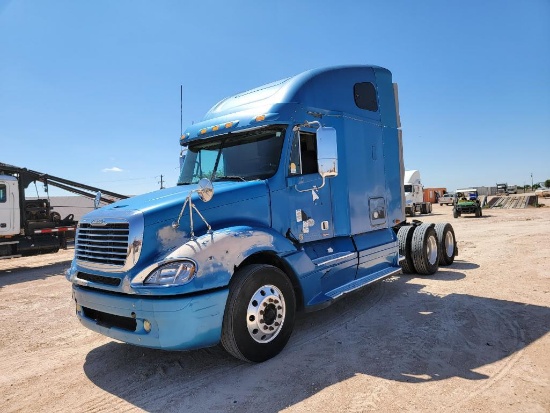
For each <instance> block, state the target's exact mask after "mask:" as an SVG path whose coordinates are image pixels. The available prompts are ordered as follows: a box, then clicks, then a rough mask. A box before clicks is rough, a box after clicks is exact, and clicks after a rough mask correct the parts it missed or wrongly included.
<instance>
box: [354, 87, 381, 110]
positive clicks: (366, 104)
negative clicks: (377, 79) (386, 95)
mask: <svg viewBox="0 0 550 413" xmlns="http://www.w3.org/2000/svg"><path fill="white" fill-rule="evenodd" d="M353 98H354V99H355V104H356V105H357V107H358V108H359V109H365V110H370V111H372V112H376V111H377V110H378V99H377V98H376V88H375V87H374V85H373V84H372V83H370V82H363V83H356V84H355V85H354V86H353Z"/></svg>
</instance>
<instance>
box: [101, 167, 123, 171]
mask: <svg viewBox="0 0 550 413" xmlns="http://www.w3.org/2000/svg"><path fill="white" fill-rule="evenodd" d="M101 171H102V172H122V169H120V168H117V167H116V166H113V167H112V168H104V169H102V170H101Z"/></svg>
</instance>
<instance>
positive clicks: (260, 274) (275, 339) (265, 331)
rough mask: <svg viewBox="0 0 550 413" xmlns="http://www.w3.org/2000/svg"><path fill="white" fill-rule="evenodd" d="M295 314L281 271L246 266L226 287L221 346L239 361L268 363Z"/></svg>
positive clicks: (289, 288) (284, 339) (281, 344)
mask: <svg viewBox="0 0 550 413" xmlns="http://www.w3.org/2000/svg"><path fill="white" fill-rule="evenodd" d="M295 313H296V298H295V296H294V289H293V288H292V284H291V282H290V280H289V279H288V277H287V276H286V274H285V273H284V272H282V271H281V270H280V269H278V268H277V267H273V266H271V265H265V264H255V265H250V266H246V267H244V268H242V269H240V270H238V271H237V273H235V275H234V276H233V279H232V281H231V284H230V286H229V296H228V297H227V304H226V306H225V313H224V317H223V327H222V339H221V342H222V345H223V347H224V348H225V350H226V351H227V352H228V353H230V354H231V355H233V356H235V357H237V358H239V359H241V360H245V361H250V362H257V363H258V362H262V361H266V360H269V359H270V358H272V357H275V356H276V355H277V354H279V352H280V351H281V350H282V349H283V348H284V346H285V345H286V343H287V342H288V340H289V338H290V335H291V334H292V330H293V328H294V317H295Z"/></svg>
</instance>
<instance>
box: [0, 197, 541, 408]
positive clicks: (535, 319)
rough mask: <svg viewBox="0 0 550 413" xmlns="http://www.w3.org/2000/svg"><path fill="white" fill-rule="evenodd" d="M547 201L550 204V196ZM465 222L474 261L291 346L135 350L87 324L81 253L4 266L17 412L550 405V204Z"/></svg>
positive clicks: (387, 295)
mask: <svg viewBox="0 0 550 413" xmlns="http://www.w3.org/2000/svg"><path fill="white" fill-rule="evenodd" d="M547 203H550V201H548V202H547ZM422 220H423V221H425V222H445V221H448V222H451V223H452V224H453V226H454V228H455V232H456V236H457V239H458V245H459V256H458V257H457V259H456V261H455V263H454V264H453V265H452V266H451V267H444V268H441V269H440V271H439V272H438V273H436V274H435V275H434V276H429V277H419V276H415V277H412V276H400V277H394V278H391V279H388V280H386V281H384V282H380V283H378V284H375V285H373V286H370V287H367V288H366V289H363V290H360V291H358V292H355V293H353V294H350V295H349V296H347V297H345V298H344V299H343V300H340V301H338V302H337V303H336V304H334V305H333V306H331V307H329V308H328V309H325V310H322V311H319V312H316V313H311V314H301V315H299V316H298V320H297V324H296V328H295V331H294V334H293V336H292V338H291V340H290V342H289V344H288V346H287V347H286V349H285V350H284V351H283V352H282V353H281V354H280V355H279V356H277V357H276V358H275V359H272V360H269V361H267V362H265V363H263V364H256V365H255V364H247V363H243V362H241V361H238V360H236V359H233V358H232V357H230V356H229V355H227V354H226V353H225V352H224V351H223V350H221V349H220V348H219V347H214V348H211V349H204V350H198V351H191V352H186V353H178V352H164V351H158V350H149V349H144V348H138V347H133V346H130V345H126V344H123V343H119V342H116V341H113V340H111V339H108V338H105V337H103V336H100V335H98V334H96V333H94V332H91V331H89V330H87V329H85V328H84V327H82V326H81V325H80V324H79V322H78V321H77V319H76V317H75V316H74V304H73V302H72V300H71V286H70V284H69V283H68V282H67V281H66V280H65V277H64V271H65V269H66V268H68V266H69V263H70V260H71V258H72V254H73V251H72V250H67V251H61V252H59V253H57V254H50V255H42V256H38V257H28V258H18V259H12V260H1V261H0V297H1V300H0V314H1V320H2V324H3V325H4V327H5V328H4V330H3V332H2V334H1V335H0V372H1V374H0V394H1V398H0V411H2V412H15V411H23V412H38V411H40V412H53V411H55V412H75V411H76V412H102V411H105V412H112V411H152V412H243V411H247V412H248V411H250V412H258V411H262V412H278V411H284V412H366V411H374V410H377V411H384V412H403V411H411V412H417V411H430V412H433V411H458V412H460V411H468V412H471V411H479V412H518V411H528V412H548V411H550V335H549V334H548V332H549V330H550V207H548V206H546V207H542V208H537V209H535V208H529V209H524V210H485V211H484V216H483V217H482V218H474V217H473V216H464V217H461V218H458V219H453V218H452V214H451V207H450V206H439V205H434V211H433V214H432V215H431V216H429V217H428V216H422Z"/></svg>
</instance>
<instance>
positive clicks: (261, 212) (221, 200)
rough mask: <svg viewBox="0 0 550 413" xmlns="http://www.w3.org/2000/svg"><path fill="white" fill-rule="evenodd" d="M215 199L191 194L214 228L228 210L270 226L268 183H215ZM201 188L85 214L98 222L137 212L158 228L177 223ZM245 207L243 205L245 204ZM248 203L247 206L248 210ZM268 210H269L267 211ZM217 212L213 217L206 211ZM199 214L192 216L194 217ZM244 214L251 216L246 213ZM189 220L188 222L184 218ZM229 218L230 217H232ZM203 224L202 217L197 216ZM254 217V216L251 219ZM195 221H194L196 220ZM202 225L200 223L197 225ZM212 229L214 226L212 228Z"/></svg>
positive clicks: (145, 196)
mask: <svg viewBox="0 0 550 413" xmlns="http://www.w3.org/2000/svg"><path fill="white" fill-rule="evenodd" d="M213 186H214V196H213V197H212V199H211V200H210V201H209V202H203V201H202V200H201V199H200V198H199V196H198V194H197V193H196V192H194V193H192V195H191V199H192V200H193V204H194V205H195V207H196V208H197V209H198V210H199V211H200V212H201V214H203V215H204V217H205V219H206V220H207V221H208V222H209V223H210V225H212V222H210V220H212V219H213V220H215V221H218V220H220V219H223V217H221V216H219V215H220V213H222V211H220V209H223V211H227V213H228V214H230V215H231V217H236V218H237V217H239V216H240V215H243V212H246V211H241V210H236V208H237V207H238V208H243V207H244V209H245V210H247V211H248V212H252V213H253V218H254V219H253V220H257V221H258V224H260V225H261V226H266V225H267V226H269V225H270V222H271V219H270V213H269V208H268V207H269V203H268V199H267V197H268V193H269V189H268V186H267V183H266V181H250V182H214V183H213ZM197 189H198V185H195V184H193V185H181V186H176V187H173V188H167V189H161V190H159V191H155V192H150V193H147V194H143V195H138V196H134V197H131V198H128V199H124V200H121V201H117V202H115V203H113V204H110V205H107V206H104V207H102V208H100V209H96V210H94V211H92V212H90V213H88V214H86V216H85V217H86V218H87V219H96V218H103V217H105V216H109V215H111V214H113V213H114V214H116V215H117V216H120V215H121V214H123V213H124V211H127V212H128V215H131V214H133V213H134V212H135V211H139V212H141V214H142V215H143V218H144V225H145V227H147V226H150V225H156V224H158V223H160V222H165V221H170V222H173V221H175V220H176V219H177V218H178V216H179V214H180V211H181V209H182V207H183V204H184V203H185V199H186V198H187V196H188V194H189V192H192V191H196V190H197ZM259 198H262V199H263V202H260V204H263V207H262V206H261V205H259V204H258V199H259ZM243 204H244V205H243ZM247 204H250V205H248V207H246V205H247ZM266 207H267V208H266ZM211 210H217V211H216V212H215V213H213V215H212V216H210V214H209V213H208V212H207V211H211ZM196 215H197V214H196V213H194V214H193V218H195V216H196ZM244 215H247V216H248V215H250V214H248V213H245V214H244ZM185 217H187V221H185V220H184V218H185ZM231 217H229V218H231ZM188 218H189V208H188V207H186V208H185V211H184V214H183V215H182V218H181V222H180V225H181V226H184V224H185V222H187V226H188V224H189V223H188ZM196 218H197V219H198V220H199V221H200V217H198V216H197V217H196ZM251 218H252V217H251ZM197 219H194V221H197ZM195 224H199V222H195ZM212 226H213V225H212Z"/></svg>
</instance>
